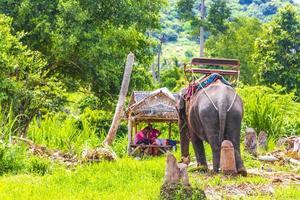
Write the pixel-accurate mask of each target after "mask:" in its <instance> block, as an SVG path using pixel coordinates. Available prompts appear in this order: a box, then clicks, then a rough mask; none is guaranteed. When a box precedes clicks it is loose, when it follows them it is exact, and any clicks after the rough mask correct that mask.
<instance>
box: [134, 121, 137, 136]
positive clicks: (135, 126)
mask: <svg viewBox="0 0 300 200" xmlns="http://www.w3.org/2000/svg"><path fill="white" fill-rule="evenodd" d="M137 130H138V123H137V122H135V123H134V135H136V133H137Z"/></svg>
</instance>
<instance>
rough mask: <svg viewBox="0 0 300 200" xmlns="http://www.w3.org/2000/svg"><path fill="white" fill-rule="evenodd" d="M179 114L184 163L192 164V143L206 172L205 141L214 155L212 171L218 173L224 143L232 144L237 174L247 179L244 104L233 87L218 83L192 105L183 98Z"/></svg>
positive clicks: (180, 102) (191, 102)
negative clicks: (243, 148)
mask: <svg viewBox="0 0 300 200" xmlns="http://www.w3.org/2000/svg"><path fill="white" fill-rule="evenodd" d="M178 114H179V129H180V145H181V155H182V159H183V162H187V160H189V159H187V158H189V141H190V139H191V141H192V144H193V148H194V151H195V155H196V160H197V163H198V165H201V166H203V167H204V168H206V169H207V162H206V157H205V151H204V146H203V141H207V142H208V143H209V144H210V146H211V149H212V153H213V170H214V171H215V172H218V171H219V167H220V151H221V143H222V141H223V140H230V141H231V142H232V143H233V146H234V152H235V159H236V168H237V171H238V173H240V174H241V175H243V176H246V175H247V171H246V169H245V167H244V164H243V161H242V159H241V153H240V129H241V122H242V118H243V102H242V99H241V98H240V97H239V96H238V95H237V94H236V92H235V90H234V89H233V88H232V87H230V86H228V85H225V84H223V83H222V82H221V81H220V80H217V81H216V82H215V83H213V84H211V85H209V86H208V87H206V88H204V89H201V90H199V91H198V92H196V93H195V94H194V95H193V96H191V97H190V99H189V101H186V100H185V99H184V98H183V97H182V96H181V97H180V100H179V105H178Z"/></svg>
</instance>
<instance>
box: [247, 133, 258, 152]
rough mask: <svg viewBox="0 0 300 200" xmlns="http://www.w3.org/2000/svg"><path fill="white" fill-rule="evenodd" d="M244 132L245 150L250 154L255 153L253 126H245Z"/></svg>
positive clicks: (255, 144)
mask: <svg viewBox="0 0 300 200" xmlns="http://www.w3.org/2000/svg"><path fill="white" fill-rule="evenodd" d="M245 132H246V134H245V150H246V151H247V152H249V153H250V154H252V155H254V156H256V155H257V148H256V147H257V140H256V132H255V130H254V129H253V128H246V131H245Z"/></svg>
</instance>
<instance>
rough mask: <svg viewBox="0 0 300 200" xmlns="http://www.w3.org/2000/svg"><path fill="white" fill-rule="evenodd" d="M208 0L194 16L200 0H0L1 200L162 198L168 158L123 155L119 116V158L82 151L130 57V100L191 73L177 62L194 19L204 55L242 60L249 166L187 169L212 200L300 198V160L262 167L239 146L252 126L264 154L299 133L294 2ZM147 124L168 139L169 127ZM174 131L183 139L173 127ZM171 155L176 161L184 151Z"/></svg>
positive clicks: (100, 130)
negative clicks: (240, 173)
mask: <svg viewBox="0 0 300 200" xmlns="http://www.w3.org/2000/svg"><path fill="white" fill-rule="evenodd" d="M180 2H181V4H180ZM182 2H183V3H182ZM186 2H188V3H189V4H186ZM205 2H206V5H207V9H206V11H207V12H206V19H205V20H199V13H198V10H197V8H198V7H199V1H196V0H178V1H175V0H172V1H166V0H151V1H149V0H139V1H136V0H110V1H103V0H64V1H59V0H53V1H44V0H3V1H0V199H159V189H160V186H161V184H162V181H163V174H164V168H165V157H164V156H160V157H156V158H153V157H149V156H144V157H142V158H141V157H136V158H132V157H128V156H127V143H128V138H127V132H128V128H127V124H126V121H122V122H121V124H120V126H119V128H118V132H117V135H116V138H115V140H114V142H113V144H112V146H111V148H110V147H107V148H108V150H113V151H114V152H115V153H116V156H117V159H116V161H114V162H109V161H104V160H103V159H102V158H99V159H98V158H97V159H92V160H88V159H86V157H85V155H86V154H87V152H89V151H91V150H95V149H96V148H97V147H99V146H101V147H103V145H102V142H103V140H104V139H105V137H106V136H107V133H108V130H109V128H110V126H111V121H112V118H113V115H114V110H115V107H116V103H117V100H118V95H119V91H120V87H121V83H122V76H123V73H124V66H125V59H126V56H127V55H128V53H129V52H132V53H133V54H134V55H135V63H134V65H133V72H132V75H131V79H130V86H129V91H128V94H127V96H126V104H128V101H129V98H130V97H129V96H130V94H131V93H132V92H133V91H135V90H139V91H152V90H155V89H158V88H161V87H167V88H168V89H169V90H170V91H172V92H174V93H178V92H179V91H180V90H181V89H182V88H184V87H187V86H188V84H189V81H191V77H190V76H185V73H184V71H183V63H188V62H189V61H190V60H191V59H192V58H193V57H198V56H199V44H198V43H199V34H198V33H199V27H200V25H202V26H204V27H205V30H206V32H205V56H207V57H225V58H234V59H239V60H240V63H241V74H240V80H239V85H238V87H236V90H237V92H238V94H239V95H240V96H241V97H242V99H243V102H244V118H243V122H242V129H241V136H242V140H241V147H242V157H243V159H244V161H245V166H246V168H247V169H251V170H252V172H253V171H256V174H255V173H252V174H251V173H250V175H249V176H248V177H247V178H244V177H226V176H222V175H220V174H213V173H208V174H202V173H199V172H189V174H190V178H191V184H192V186H194V187H198V188H200V189H203V190H205V192H206V193H207V194H209V195H210V198H211V199H215V198H214V196H213V194H216V195H219V196H223V197H224V198H225V197H226V198H227V197H228V198H229V199H230V198H233V197H236V198H239V197H241V198H243V199H274V198H275V199H296V198H297V197H299V196H300V194H299V191H300V190H299V188H298V186H299V184H298V185H297V183H298V182H297V181H298V179H297V177H299V175H300V171H299V167H295V166H294V165H293V164H290V163H289V161H287V160H280V161H278V162H274V163H272V164H266V163H262V162H260V161H258V160H257V159H256V157H253V156H251V155H250V154H249V153H248V152H246V151H244V150H243V146H244V145H243V144H242V141H243V139H244V135H245V129H246V128H247V127H252V128H254V129H255V131H256V132H257V133H259V132H260V131H264V132H266V133H267V134H268V136H269V137H268V142H267V143H268V147H267V148H266V149H263V150H261V149H259V153H260V154H261V155H264V154H266V153H270V152H271V151H274V150H276V149H277V146H276V143H277V141H278V140H279V139H280V138H283V137H289V136H299V135H300V117H299V113H300V103H299V102H300V73H299V71H300V64H299V63H300V49H299V44H300V37H299V35H300V15H299V6H298V4H297V3H296V1H285V0H282V1H280V0H276V1H275V0H272V1H271V0H232V1H223V0H207V1H205ZM161 50H162V51H161ZM158 55H160V56H161V57H160V63H159V64H158V60H159V59H158ZM225 78H228V77H225ZM144 125H145V124H140V125H139V126H138V127H137V128H138V129H141V128H142V127H144ZM154 126H155V128H157V129H159V130H161V131H162V133H163V134H162V137H166V136H167V134H168V126H167V124H163V123H157V124H156V123H155V124H154ZM172 131H173V133H175V134H174V139H176V140H179V139H180V135H179V130H178V127H177V126H175V125H173V126H172ZM205 149H206V152H207V158H208V162H209V163H211V162H212V153H211V150H210V148H209V145H208V144H205ZM279 150H280V151H283V150H282V149H279ZM190 152H192V154H191V158H192V162H194V161H195V158H194V153H193V149H192V147H191V149H190ZM113 155H115V154H113ZM175 155H176V157H177V158H178V159H180V156H181V155H180V149H177V151H176V152H175ZM295 159H298V157H295ZM96 161H97V162H96ZM251 170H250V171H251ZM276 172H279V173H281V175H282V176H279V175H278V174H276ZM268 174H272V175H270V176H269V175H268ZM277 175H278V176H279V180H278V179H275V178H278V177H277ZM285 176H287V177H288V178H287V179H288V181H287V182H286V177H285ZM295 177H296V178H295ZM234 191H237V192H236V193H234ZM245 191H247V192H248V193H247V192H245ZM239 195H242V196H239Z"/></svg>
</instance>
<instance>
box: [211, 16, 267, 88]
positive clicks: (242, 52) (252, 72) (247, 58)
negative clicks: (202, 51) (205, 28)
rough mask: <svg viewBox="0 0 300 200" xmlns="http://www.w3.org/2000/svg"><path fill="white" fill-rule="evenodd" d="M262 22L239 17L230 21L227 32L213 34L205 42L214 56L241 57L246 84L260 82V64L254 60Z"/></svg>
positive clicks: (243, 79)
mask: <svg viewBox="0 0 300 200" xmlns="http://www.w3.org/2000/svg"><path fill="white" fill-rule="evenodd" d="M261 30H262V29H261V23H260V22H259V21H258V20H257V19H254V18H237V19H234V20H233V21H232V22H230V23H228V29H227V31H226V32H225V33H223V34H220V35H217V36H211V37H210V38H209V39H208V40H207V41H206V44H205V47H206V48H207V52H208V54H209V55H210V56H212V57H221V58H222V57H223V58H233V59H239V60H240V62H241V81H242V82H243V83H245V84H255V83H257V82H258V77H257V76H258V73H259V70H258V65H256V64H254V62H253V53H254V46H255V40H256V39H257V38H258V37H259V35H260V33H261Z"/></svg>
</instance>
